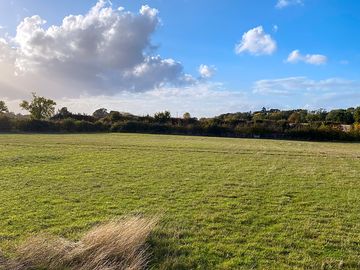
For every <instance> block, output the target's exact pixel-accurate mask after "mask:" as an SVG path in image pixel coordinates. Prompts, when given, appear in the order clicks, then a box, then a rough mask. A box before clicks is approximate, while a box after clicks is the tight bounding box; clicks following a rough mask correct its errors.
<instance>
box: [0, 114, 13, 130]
mask: <svg viewBox="0 0 360 270" xmlns="http://www.w3.org/2000/svg"><path fill="white" fill-rule="evenodd" d="M11 129H12V122H11V120H10V118H9V117H7V116H5V115H1V114H0V132H4V131H11Z"/></svg>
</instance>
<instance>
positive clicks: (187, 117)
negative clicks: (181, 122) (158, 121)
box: [183, 112, 191, 120]
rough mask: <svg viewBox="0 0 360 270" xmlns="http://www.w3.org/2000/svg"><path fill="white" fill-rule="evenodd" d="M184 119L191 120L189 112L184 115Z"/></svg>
mask: <svg viewBox="0 0 360 270" xmlns="http://www.w3.org/2000/svg"><path fill="white" fill-rule="evenodd" d="M183 118H184V119H186V120H189V119H190V118H191V115H190V113H188V112H186V113H184V115H183Z"/></svg>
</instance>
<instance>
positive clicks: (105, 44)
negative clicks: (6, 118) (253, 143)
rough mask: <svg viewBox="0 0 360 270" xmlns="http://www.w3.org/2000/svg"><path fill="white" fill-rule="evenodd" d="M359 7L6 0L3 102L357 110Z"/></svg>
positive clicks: (312, 2) (0, 30)
mask: <svg viewBox="0 0 360 270" xmlns="http://www.w3.org/2000/svg"><path fill="white" fill-rule="evenodd" d="M359 10H360V1H356V0H347V1H343V0H257V1H255V0H227V1H215V0H148V1H139V0H112V1H106V0H99V1H96V0H95V1H88V0H83V1H73V0H63V1H51V2H50V1H42V0H9V1H6V0H0V100H4V101H5V102H6V103H7V104H8V107H9V108H10V109H11V110H12V111H15V112H21V110H20V108H19V106H18V104H19V102H20V101H21V100H23V99H29V98H30V97H31V92H36V93H37V94H39V95H42V96H46V97H49V98H52V99H54V100H56V102H57V104H58V105H57V107H58V108H60V107H62V106H67V107H68V108H69V110H70V111H73V112H85V113H91V112H93V111H94V110H95V109H97V108H101V107H105V108H107V109H108V110H118V111H127V112H130V113H134V114H139V115H145V114H153V113H155V112H158V111H164V110H169V111H170V112H171V113H172V115H175V116H176V115H182V114H183V113H184V112H190V113H191V114H192V115H193V116H197V117H203V116H214V115H218V114H221V113H227V112H238V111H254V110H258V109H261V108H262V107H266V108H279V109H296V108H304V109H309V110H313V109H318V108H325V109H328V110H330V109H334V108H345V107H356V106H359V105H360V72H359V71H360V47H359V45H358V44H360V13H359V12H358V11H359Z"/></svg>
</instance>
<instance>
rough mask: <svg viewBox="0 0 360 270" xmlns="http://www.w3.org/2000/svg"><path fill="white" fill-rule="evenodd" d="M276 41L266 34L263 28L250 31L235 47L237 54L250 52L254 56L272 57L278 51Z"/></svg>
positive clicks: (259, 27)
mask: <svg viewBox="0 0 360 270" xmlns="http://www.w3.org/2000/svg"><path fill="white" fill-rule="evenodd" d="M276 48H277V45H276V41H275V40H274V39H272V37H271V36H270V35H269V34H266V33H265V31H264V29H263V27H262V26H258V27H256V28H253V29H250V30H249V31H248V32H245V33H244V34H243V36H242V40H241V42H240V43H239V44H237V45H236V47H235V52H236V53H237V54H241V53H245V52H248V53H250V54H252V55H264V54H267V55H270V54H273V53H274V52H275V51H276Z"/></svg>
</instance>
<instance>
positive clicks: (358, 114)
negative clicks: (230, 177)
mask: <svg viewBox="0 0 360 270" xmlns="http://www.w3.org/2000/svg"><path fill="white" fill-rule="evenodd" d="M354 120H355V122H356V123H360V107H357V108H356V109H355V111H354Z"/></svg>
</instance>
